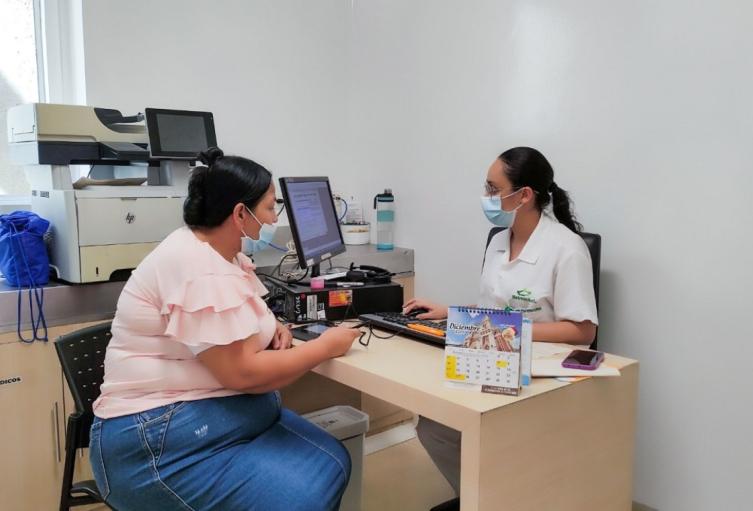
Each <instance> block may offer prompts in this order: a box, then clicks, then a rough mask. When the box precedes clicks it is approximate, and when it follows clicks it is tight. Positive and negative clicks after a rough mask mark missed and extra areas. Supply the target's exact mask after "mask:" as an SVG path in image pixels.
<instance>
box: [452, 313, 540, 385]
mask: <svg viewBox="0 0 753 511" xmlns="http://www.w3.org/2000/svg"><path fill="white" fill-rule="evenodd" d="M530 364H531V323H530V321H528V320H525V319H523V315H522V314H521V313H520V312H508V311H503V310H498V309H482V308H475V307H455V306H453V307H450V308H449V313H448V316H447V337H446V344H445V378H446V379H447V380H448V381H451V382H454V383H460V384H468V385H469V386H470V385H473V386H478V385H481V391H482V392H491V393H494V394H510V395H518V393H519V391H520V386H521V383H522V384H526V385H527V384H528V380H529V379H530Z"/></svg>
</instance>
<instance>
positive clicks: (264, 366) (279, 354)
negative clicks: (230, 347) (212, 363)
mask: <svg viewBox="0 0 753 511" xmlns="http://www.w3.org/2000/svg"><path fill="white" fill-rule="evenodd" d="M328 358H330V357H329V352H328V350H327V349H325V345H324V343H323V342H317V341H316V340H314V341H309V342H307V343H305V344H301V345H299V346H296V347H294V348H290V349H287V350H265V351H261V352H259V353H255V354H254V355H253V356H252V357H248V359H247V361H246V363H245V364H243V367H242V368H241V371H240V372H241V375H242V376H243V378H244V380H245V381H246V382H247V383H248V384H247V385H244V387H243V388H244V389H245V390H246V392H249V393H263V392H269V391H271V390H277V389H279V388H282V387H284V386H286V385H289V384H291V383H293V382H294V381H295V380H297V379H298V378H300V377H301V376H303V375H304V374H305V373H307V372H308V371H310V370H311V369H313V368H314V367H316V366H318V365H319V364H320V363H322V362H323V361H324V360H327V359H328Z"/></svg>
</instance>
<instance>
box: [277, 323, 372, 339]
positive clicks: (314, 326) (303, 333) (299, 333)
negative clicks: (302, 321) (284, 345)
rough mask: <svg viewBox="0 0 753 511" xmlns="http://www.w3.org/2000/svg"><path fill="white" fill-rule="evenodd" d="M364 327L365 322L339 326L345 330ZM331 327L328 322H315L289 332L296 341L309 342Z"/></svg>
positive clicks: (332, 324) (331, 324)
mask: <svg viewBox="0 0 753 511" xmlns="http://www.w3.org/2000/svg"><path fill="white" fill-rule="evenodd" d="M366 325H368V322H367V321H360V322H358V323H355V324H348V323H343V324H342V325H341V326H343V327H346V328H361V327H362V326H366ZM333 326H336V325H335V324H334V323H332V322H330V321H316V322H314V323H308V324H306V325H303V326H299V327H296V328H291V329H290V332H291V333H292V334H293V337H295V338H296V339H300V340H302V341H310V340H312V339H316V338H317V337H319V336H320V335H322V334H323V333H324V332H326V331H327V330H328V329H329V328H330V327H333Z"/></svg>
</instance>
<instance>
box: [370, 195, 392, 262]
mask: <svg viewBox="0 0 753 511" xmlns="http://www.w3.org/2000/svg"><path fill="white" fill-rule="evenodd" d="M374 209H376V224H377V250H392V249H394V248H395V245H394V243H393V236H394V230H395V196H394V195H392V190H390V189H389V188H387V189H385V190H384V193H380V194H377V196H376V197H374Z"/></svg>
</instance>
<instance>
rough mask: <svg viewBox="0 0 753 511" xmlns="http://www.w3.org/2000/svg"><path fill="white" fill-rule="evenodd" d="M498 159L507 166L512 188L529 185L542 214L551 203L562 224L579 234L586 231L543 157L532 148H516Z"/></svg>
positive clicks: (516, 188) (550, 166)
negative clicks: (576, 217)
mask: <svg viewBox="0 0 753 511" xmlns="http://www.w3.org/2000/svg"><path fill="white" fill-rule="evenodd" d="M499 159H500V161H502V163H503V164H504V167H505V174H506V175H507V178H508V179H509V180H510V182H511V183H512V185H513V189H515V190H519V189H521V188H523V187H526V186H527V187H529V188H531V189H532V190H533V191H534V192H536V193H535V196H536V207H537V208H538V209H539V211H543V210H544V208H545V207H546V206H547V205H548V204H549V203H550V202H551V203H552V211H553V212H554V216H555V217H556V218H557V220H558V221H559V223H561V224H562V225H564V226H565V227H567V228H568V229H570V230H571V231H573V232H576V233H580V232H581V231H582V230H583V226H582V225H581V224H580V223H579V222H578V221H577V220H576V219H575V215H574V214H573V212H572V207H571V206H572V202H571V201H570V195H568V193H567V192H566V191H565V190H563V189H562V188H560V187H559V186H557V183H555V182H554V169H552V165H551V164H550V163H549V161H547V159H546V158H545V157H544V155H543V154H541V153H540V152H539V151H537V150H536V149H533V148H532V147H513V148H512V149H508V150H507V151H505V152H504V153H502V154H500V155H499ZM550 194H551V196H550Z"/></svg>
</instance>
